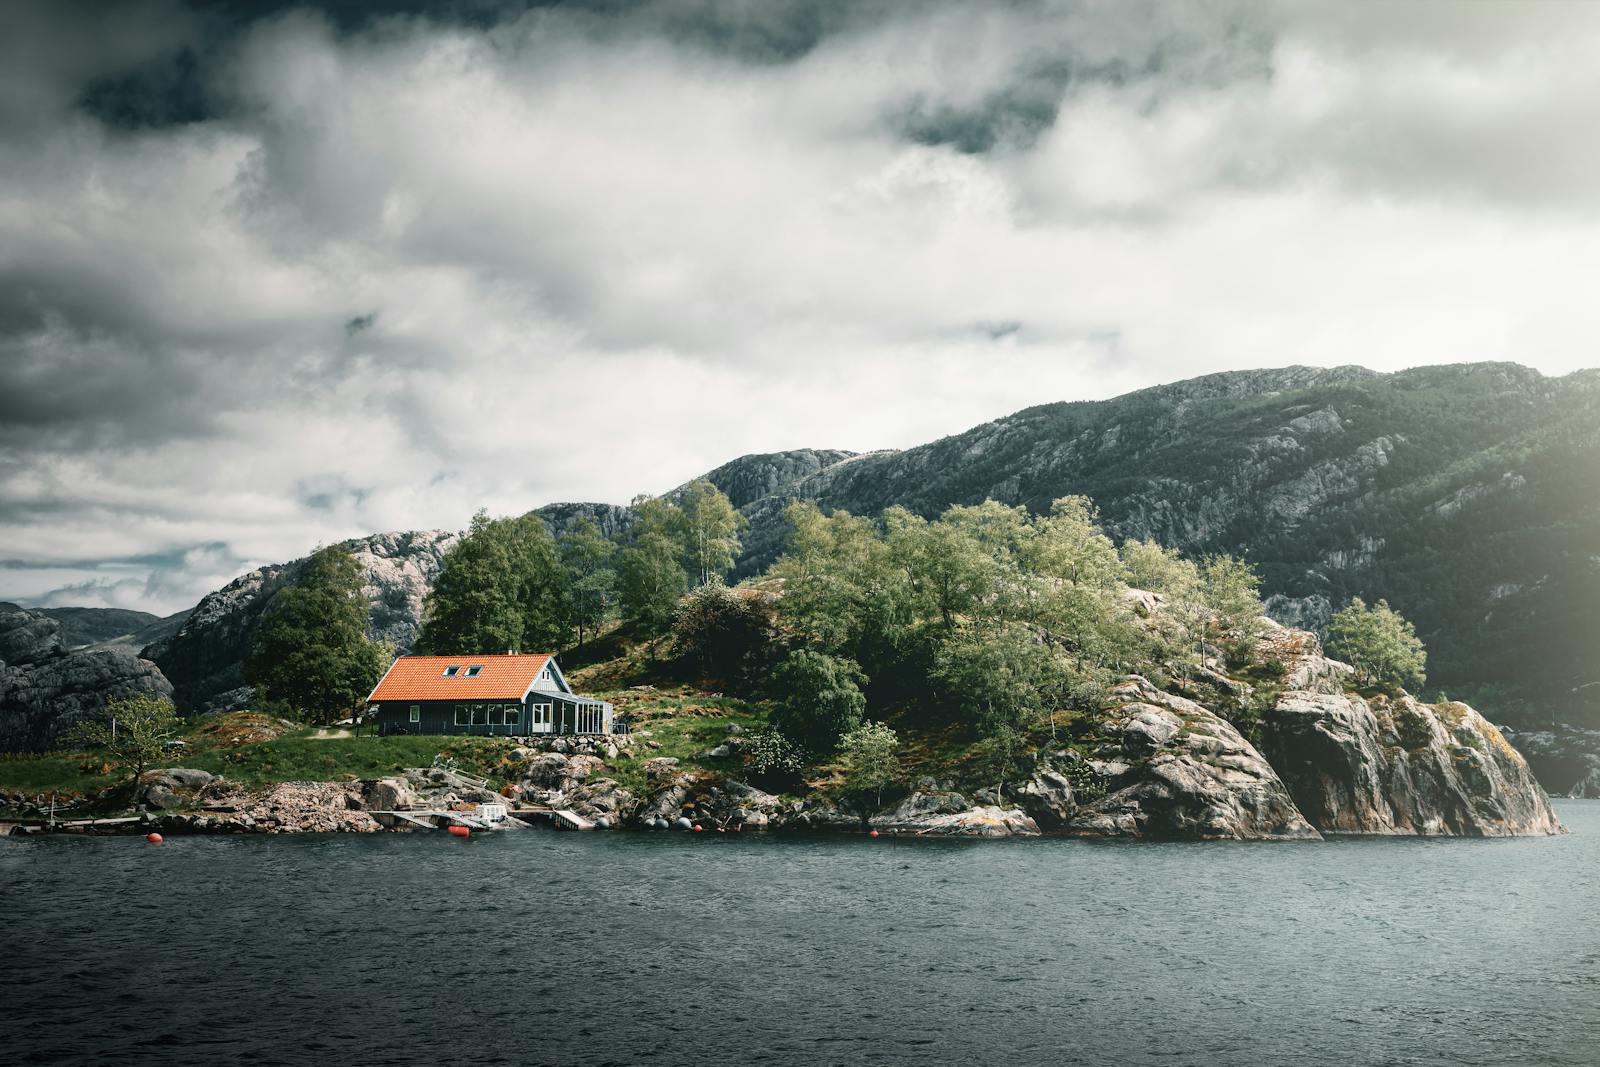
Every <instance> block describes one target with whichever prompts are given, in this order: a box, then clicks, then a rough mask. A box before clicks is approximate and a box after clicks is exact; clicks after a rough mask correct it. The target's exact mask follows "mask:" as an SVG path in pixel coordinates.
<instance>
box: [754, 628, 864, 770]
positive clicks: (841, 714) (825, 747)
mask: <svg viewBox="0 0 1600 1067" xmlns="http://www.w3.org/2000/svg"><path fill="white" fill-rule="evenodd" d="M866 681H867V679H866V675H864V674H862V673H861V668H860V666H859V665H857V664H856V662H855V661H854V660H848V659H843V658H841V657H838V656H826V655H823V654H822V653H820V652H810V651H801V652H795V653H792V654H790V656H789V658H788V659H786V660H784V661H783V663H782V664H780V665H779V667H778V669H777V670H776V671H774V672H773V675H772V686H773V689H774V690H775V692H776V695H777V699H778V700H779V705H778V710H777V712H776V714H774V715H773V723H774V725H776V726H777V727H778V729H779V730H781V731H783V733H784V735H785V736H787V737H788V738H789V739H790V740H791V741H796V742H798V743H800V744H802V745H804V746H806V747H807V748H808V749H810V750H811V751H813V752H831V751H832V750H833V748H834V746H835V745H837V744H838V741H839V738H840V737H842V736H843V735H844V734H846V733H849V732H850V731H851V730H854V729H855V728H856V727H857V726H859V725H861V716H862V714H863V713H864V712H865V711H866V708H867V700H866V697H864V696H863V695H862V693H861V687H862V686H863V685H865V684H866Z"/></svg>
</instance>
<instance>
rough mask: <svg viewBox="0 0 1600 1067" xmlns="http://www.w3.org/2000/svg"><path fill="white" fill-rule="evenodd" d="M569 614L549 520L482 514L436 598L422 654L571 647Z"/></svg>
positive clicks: (420, 640) (450, 560) (437, 585)
mask: <svg viewBox="0 0 1600 1067" xmlns="http://www.w3.org/2000/svg"><path fill="white" fill-rule="evenodd" d="M569 610H570V609H569V605H568V598H567V577H566V572H565V571H564V570H563V568H562V566H561V559H560V553H559V552H558V550H557V548H556V543H555V539H554V538H552V537H551V536H550V531H549V530H548V529H547V528H546V527H545V525H544V520H543V519H541V518H539V516H537V515H534V514H528V515H523V516H520V517H518V518H513V519H491V518H489V515H488V513H487V512H485V511H479V512H478V513H477V514H476V515H474V516H473V517H472V525H471V526H470V527H468V529H467V532H466V534H465V535H463V537H462V538H461V540H460V541H458V542H457V543H456V545H455V547H454V548H452V549H451V550H450V552H449V554H448V555H446V556H445V560H444V569H443V570H442V571H440V573H439V578H438V580H437V581H435V582H434V585H433V588H432V589H431V590H429V592H428V599H427V604H426V608H425V611H424V615H423V624H422V632H421V633H420V634H418V635H417V650H418V651H419V652H427V653H432V654H434V655H441V656H450V655H461V656H465V655H471V654H474V653H484V652H501V651H505V650H507V649H519V650H526V651H534V650H547V649H548V650H554V649H557V648H560V647H561V646H562V645H563V644H565V643H566V637H567V632H568V631H567V618H568V614H569Z"/></svg>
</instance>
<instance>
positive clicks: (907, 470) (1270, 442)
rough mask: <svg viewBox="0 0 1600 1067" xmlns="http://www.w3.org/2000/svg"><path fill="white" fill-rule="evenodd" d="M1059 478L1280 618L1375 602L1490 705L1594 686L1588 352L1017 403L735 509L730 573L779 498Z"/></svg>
mask: <svg viewBox="0 0 1600 1067" xmlns="http://www.w3.org/2000/svg"><path fill="white" fill-rule="evenodd" d="M1069 493H1081V494H1085V495H1088V496H1090V497H1092V498H1093V499H1094V500H1095V501H1096V503H1097V504H1098V505H1099V507H1100V511H1101V515H1102V518H1103V520H1104V522H1105V525H1106V527H1107V529H1108V530H1109V531H1110V532H1111V533H1112V534H1113V535H1114V536H1116V537H1118V538H1127V537H1141V538H1142V537H1154V538H1156V539H1157V540H1159V541H1161V542H1163V543H1165V544H1169V545H1176V546H1178V547H1180V548H1183V549H1185V550H1186V551H1188V552H1192V553H1205V552H1222V551H1225V552H1232V553H1238V554H1242V555H1244V556H1246V557H1247V558H1249V559H1250V560H1252V561H1253V562H1254V563H1255V564H1256V565H1257V566H1258V567H1259V568H1260V570H1261V573H1262V575H1263V578H1264V584H1265V590H1266V592H1267V593H1269V594H1270V595H1271V599H1270V601H1269V606H1270V608H1271V609H1272V611H1273V613H1274V614H1275V615H1276V616H1277V617H1278V618H1280V619H1281V620H1283V621H1286V622H1291V623H1297V624H1300V625H1307V626H1312V627H1317V626H1320V625H1322V624H1323V623H1325V622H1326V619H1327V617H1328V614H1329V612H1330V611H1331V610H1332V609H1334V608H1336V607H1337V606H1339V605H1341V604H1343V603H1344V602H1345V601H1346V600H1347V599H1348V598H1349V597H1351V596H1357V595H1359V596H1364V597H1367V598H1369V599H1370V598H1374V597H1380V596H1382V597H1387V598H1388V599H1389V600H1390V601H1391V602H1392V603H1393V604H1394V605H1395V606H1396V607H1397V608H1399V609H1400V610H1401V611H1402V612H1404V613H1405V614H1407V615H1408V616H1410V617H1411V618H1413V619H1414V620H1415V621H1416V622H1417V624H1418V627H1419V629H1420V630H1421V631H1422V633H1423V635H1424V637H1425V639H1426V640H1427V641H1428V643H1429V646H1430V649H1431V671H1430V674H1431V682H1432V683H1433V684H1434V685H1437V686H1439V687H1443V688H1445V689H1447V690H1450V691H1451V692H1452V693H1454V692H1457V691H1459V692H1460V693H1461V694H1462V695H1470V696H1471V697H1472V698H1473V699H1475V700H1477V701H1480V702H1481V703H1483V704H1485V705H1487V706H1488V707H1490V708H1491V709H1492V710H1497V711H1500V712H1502V713H1504V712H1511V711H1516V712H1519V713H1520V716H1521V717H1523V718H1539V717H1544V716H1548V715H1549V714H1553V713H1559V714H1566V715H1574V714H1581V715H1586V716H1588V717H1590V718H1597V717H1600V703H1597V702H1600V686H1594V687H1592V688H1591V689H1588V690H1583V691H1580V692H1576V693H1575V692H1574V689H1575V688H1576V687H1578V686H1581V685H1584V684H1586V683H1589V682H1592V681H1595V680H1596V679H1597V678H1600V668H1597V667H1596V666H1594V663H1593V660H1594V659H1595V656H1596V653H1597V652H1600V648H1597V647H1596V645H1597V643H1600V626H1597V622H1600V372H1596V371H1585V372H1581V373H1578V374H1572V375H1568V376H1566V377H1564V378H1556V379H1551V378H1546V377H1544V376H1542V375H1540V374H1539V373H1537V372H1536V371H1532V370H1529V369H1527V368H1524V367H1520V366H1515V365H1511V364H1467V365H1457V366H1442V367H1423V368H1418V369H1415V370H1410V371H1405V372H1401V373H1398V374H1389V375H1383V374H1376V373H1374V372H1372V371H1368V370H1364V369H1362V368H1359V367H1339V368H1333V369H1317V368H1308V367H1290V368H1286V369H1282V370H1268V371H1243V372H1236V373H1227V374H1214V375H1209V376H1207V377H1204V378H1196V379H1194V380H1192V381H1186V382H1179V383H1176V384H1173V385H1164V386H1159V387H1156V388H1153V389H1145V390H1141V391H1139V392H1135V393H1129V394H1127V395H1125V396H1121V397H1117V398H1115V399H1112V400H1106V401H1100V402H1092V403H1062V404H1047V405H1043V406H1040V407H1035V408H1029V409H1027V410H1025V411H1021V412H1018V413H1017V414H1015V415H1012V416H1009V417H1007V418H1003V419H999V420H996V421H995V422H991V423H986V424H984V425H982V426H978V427H975V428H974V429H972V430H969V431H967V432H966V433H963V434H958V435H956V436H953V437H947V438H944V439H943V440H940V441H936V442H933V443H932V444H928V445H923V446H921V447H918V448H912V449H908V450H906V451H903V452H890V453H876V454H871V455H865V456H860V457H854V458H850V459H846V460H843V461H841V462H839V463H836V464H834V465H832V466H830V467H827V468H825V469H823V470H821V471H819V472H817V473H816V474H814V475H811V476H809V477H807V478H804V479H802V480H800V481H798V482H796V483H794V484H793V485H791V486H789V487H787V488H786V489H784V490H782V491H780V492H777V493H774V494H772V495H770V496H768V497H766V498H763V499H760V500H756V501H753V502H751V503H749V504H747V505H746V506H745V507H744V508H743V510H744V513H745V514H746V516H747V517H748V518H749V519H750V523H751V530H750V535H749V537H748V538H747V539H746V552H745V555H744V557H743V559H741V561H740V564H739V571H740V573H743V574H748V573H751V572H754V571H756V570H759V569H760V568H761V567H763V566H765V565H766V564H768V563H769V562H771V560H773V559H774V558H775V557H776V556H777V555H778V553H779V552H780V550H781V545H782V539H783V536H784V523H783V521H782V509H783V507H784V506H785V505H786V504H787V503H788V502H789V501H790V500H791V499H797V498H798V499H807V500H814V501H816V502H817V503H818V504H819V505H820V506H822V507H823V508H825V509H829V510H832V509H836V508H844V509H847V510H849V511H851V512H854V513H858V514H876V513H877V512H879V511H881V510H882V509H884V508H885V507H888V506H890V505H892V504H900V505H903V506H905V507H908V508H910V509H911V510H913V511H916V512H920V513H922V514H925V515H933V514H936V513H938V512H939V511H942V510H943V509H944V508H946V507H948V506H949V505H951V504H971V503H978V502H980V501H982V500H984V499H985V498H993V499H995V500H998V501H1001V502H1002V503H1006V504H1022V505H1025V506H1027V507H1029V508H1030V509H1034V510H1040V509H1044V508H1047V507H1048V506H1049V505H1050V501H1051V500H1053V499H1055V498H1056V497H1059V496H1062V495H1065V494H1069ZM1585 693H1587V694H1590V695H1589V696H1588V698H1587V699H1588V701H1589V703H1588V704H1587V705H1585V704H1583V703H1582V701H1583V699H1584V694H1585Z"/></svg>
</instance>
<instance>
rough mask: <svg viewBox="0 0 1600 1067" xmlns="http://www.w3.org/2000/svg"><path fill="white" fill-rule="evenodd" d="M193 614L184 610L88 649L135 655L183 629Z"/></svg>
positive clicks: (190, 610)
mask: <svg viewBox="0 0 1600 1067" xmlns="http://www.w3.org/2000/svg"><path fill="white" fill-rule="evenodd" d="M193 613H194V609H193V608H185V609H184V610H182V611H178V612H174V613H173V614H171V615H168V616H167V617H166V618H164V619H155V621H154V622H151V623H148V624H146V625H144V626H141V627H139V629H137V630H132V631H129V632H127V633H121V634H117V635H116V636H115V637H109V638H105V639H103V640H100V641H96V642H94V644H92V645H90V646H89V647H90V648H109V649H120V650H122V651H125V652H133V653H137V652H139V651H140V650H141V649H143V648H144V647H145V646H146V645H150V644H154V643H155V642H157V641H162V640H165V639H166V638H168V637H171V636H172V635H173V634H175V633H177V632H178V631H179V630H181V629H183V624H184V623H185V622H188V621H189V616H190V615H191V614H193ZM138 614H140V615H143V614H145V613H144V612H142V611H141V612H138ZM151 618H154V616H151Z"/></svg>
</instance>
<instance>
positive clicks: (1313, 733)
mask: <svg viewBox="0 0 1600 1067" xmlns="http://www.w3.org/2000/svg"><path fill="white" fill-rule="evenodd" d="M1264 731H1265V740H1264V747H1265V748H1266V750H1267V752H1268V753H1269V754H1270V755H1271V757H1272V761H1273V764H1274V765H1275V766H1276V767H1277V768H1278V769H1279V771H1280V772H1281V773H1282V775H1283V777H1284V780H1285V781H1286V782H1287V783H1288V785H1289V789H1290V791H1291V792H1292V793H1293V794H1294V797H1295V800H1296V801H1297V802H1298V804H1299V806H1300V810H1301V811H1303V812H1304V813H1305V814H1306V816H1307V818H1309V819H1310V820H1311V822H1312V823H1313V824H1315V825H1316V826H1318V827H1319V828H1321V829H1322V830H1323V831H1324V832H1327V833H1354V834H1424V835H1447V834H1459V835H1467V836H1473V837H1505V836H1514V835H1524V834H1553V833H1561V832H1563V830H1564V828H1563V827H1562V825H1561V823H1560V821H1559V820H1557V818H1556V816H1555V813H1554V812H1553V811H1551V810H1550V804H1549V801H1548V799H1547V798H1546V796H1545V793H1544V790H1543V789H1541V788H1540V787H1539V784H1538V782H1537V781H1536V780H1535V779H1534V776H1533V773H1532V771H1530V770H1529V768H1528V764H1527V761H1526V760H1524V759H1523V758H1522V756H1521V754H1519V753H1518V752H1517V750H1516V749H1514V748H1512V747H1511V745H1510V743H1509V742H1507V741H1506V739H1505V737H1504V736H1503V735H1502V734H1501V733H1500V731H1499V730H1498V729H1496V728H1495V727H1494V726H1493V725H1492V724H1491V723H1490V722H1489V721H1488V720H1486V719H1484V718H1483V716H1481V715H1479V714H1478V713H1477V712H1476V711H1474V710H1473V709H1472V708H1470V707H1468V706H1467V705H1465V704H1461V703H1448V704H1439V705H1427V704H1422V703H1420V702H1418V701H1417V700H1416V699H1414V698H1413V697H1411V696H1410V695H1408V694H1403V693H1402V694H1399V695H1398V696H1395V697H1388V696H1382V695H1378V696H1372V697H1370V698H1369V697H1362V696H1360V695H1359V694H1354V693H1337V694H1336V693H1323V692H1314V691H1303V690H1291V691H1289V692H1285V693H1284V694H1283V695H1282V696H1281V697H1280V698H1279V700H1278V702H1277V704H1276V705H1275V706H1274V707H1273V708H1272V710H1271V711H1270V712H1269V713H1268V714H1267V716H1266V719H1265V722H1264Z"/></svg>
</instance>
